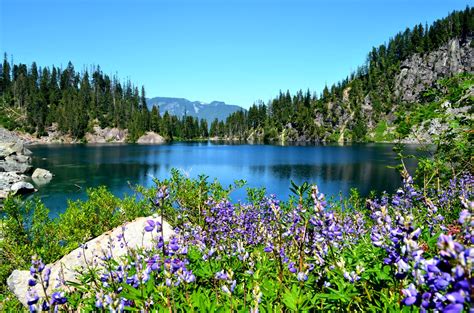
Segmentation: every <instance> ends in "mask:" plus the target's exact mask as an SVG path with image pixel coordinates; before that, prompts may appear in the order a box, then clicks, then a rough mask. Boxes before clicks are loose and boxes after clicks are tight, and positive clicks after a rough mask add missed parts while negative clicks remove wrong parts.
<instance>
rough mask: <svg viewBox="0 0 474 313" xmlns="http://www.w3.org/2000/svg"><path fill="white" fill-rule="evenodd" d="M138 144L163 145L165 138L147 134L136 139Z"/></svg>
mask: <svg viewBox="0 0 474 313" xmlns="http://www.w3.org/2000/svg"><path fill="white" fill-rule="evenodd" d="M137 143H139V144H162V143H165V138H163V137H162V136H160V135H158V134H157V133H155V132H147V133H146V134H145V135H143V136H141V137H140V138H138V140H137Z"/></svg>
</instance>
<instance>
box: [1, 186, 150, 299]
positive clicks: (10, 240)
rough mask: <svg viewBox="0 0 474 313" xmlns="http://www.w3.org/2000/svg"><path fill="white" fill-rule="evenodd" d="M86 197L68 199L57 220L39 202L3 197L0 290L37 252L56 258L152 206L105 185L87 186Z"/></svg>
mask: <svg viewBox="0 0 474 313" xmlns="http://www.w3.org/2000/svg"><path fill="white" fill-rule="evenodd" d="M87 195H88V200H86V201H81V200H77V201H69V203H68V207H67V209H66V210H65V212H64V213H62V214H61V215H60V216H59V217H58V218H56V219H53V220H52V219H50V218H49V210H48V209H47V208H45V206H44V205H43V204H42V203H41V202H40V201H39V200H36V201H35V202H30V201H28V202H26V203H23V202H22V201H21V200H20V198H17V197H10V198H7V199H6V200H5V203H4V206H3V208H2V210H1V214H2V215H3V216H4V217H3V218H2V220H1V221H2V229H1V234H2V237H3V238H2V240H0V261H1V262H0V281H1V285H0V286H1V287H0V291H1V292H3V291H4V290H5V288H6V285H5V282H6V278H7V277H8V276H9V275H10V273H11V272H12V270H13V269H17V268H26V267H29V262H30V260H31V256H32V255H34V254H36V255H38V256H40V257H41V258H42V259H43V261H44V262H47V263H50V262H54V261H56V260H57V259H58V258H60V257H61V256H63V255H65V254H67V253H68V252H70V251H72V250H74V249H76V248H77V247H79V245H80V244H82V243H84V242H85V241H87V240H89V239H92V238H94V237H97V236H99V235H101V234H102V233H104V232H106V231H108V230H110V229H112V228H114V227H116V226H118V225H120V224H122V223H124V222H125V221H131V220H134V219H135V218H137V217H140V216H148V215H150V214H151V213H152V205H151V203H150V202H149V201H148V200H146V199H141V200H137V198H136V195H132V196H126V197H124V198H123V199H119V198H117V197H115V196H114V195H112V194H111V193H110V191H108V190H107V189H106V188H105V187H98V188H95V189H89V190H88V191H87Z"/></svg>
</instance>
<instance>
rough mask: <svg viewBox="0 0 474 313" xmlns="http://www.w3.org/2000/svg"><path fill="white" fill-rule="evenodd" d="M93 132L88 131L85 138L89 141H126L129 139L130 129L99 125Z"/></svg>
mask: <svg viewBox="0 0 474 313" xmlns="http://www.w3.org/2000/svg"><path fill="white" fill-rule="evenodd" d="M93 129H94V130H93V132H90V133H86V135H85V138H86V140H87V142H88V143H107V142H116V143H124V142H126V140H127V136H128V130H127V129H119V128H109V127H106V128H104V129H102V128H100V127H99V126H94V128H93Z"/></svg>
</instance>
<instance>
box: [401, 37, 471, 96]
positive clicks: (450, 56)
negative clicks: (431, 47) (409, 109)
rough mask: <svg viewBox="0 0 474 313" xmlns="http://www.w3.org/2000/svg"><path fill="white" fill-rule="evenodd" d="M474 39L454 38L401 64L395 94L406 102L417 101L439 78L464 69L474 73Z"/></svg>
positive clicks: (461, 71)
mask: <svg viewBox="0 0 474 313" xmlns="http://www.w3.org/2000/svg"><path fill="white" fill-rule="evenodd" d="M470 41H471V40H468V41H467V42H461V41H460V40H459V39H452V40H451V41H449V43H448V44H446V45H444V46H442V47H440V48H438V49H437V50H435V51H433V52H431V53H428V54H425V55H421V54H414V55H412V56H411V57H409V58H408V59H406V60H405V61H403V62H402V64H401V65H400V69H401V71H400V73H399V74H398V75H397V76H396V77H395V95H396V96H397V97H398V96H399V97H400V99H401V100H402V101H405V102H416V101H417V100H418V98H419V96H420V94H421V93H422V92H423V91H424V90H426V88H428V87H430V86H432V85H433V84H434V83H435V82H436V81H437V80H438V79H440V78H443V77H449V76H452V75H454V74H458V73H463V72H469V73H473V72H474V59H473V57H472V56H473V54H474V48H473V47H471V44H470Z"/></svg>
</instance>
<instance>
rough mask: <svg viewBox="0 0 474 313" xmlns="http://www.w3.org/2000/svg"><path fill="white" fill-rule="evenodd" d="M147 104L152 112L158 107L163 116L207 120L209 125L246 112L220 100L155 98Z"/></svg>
mask: <svg viewBox="0 0 474 313" xmlns="http://www.w3.org/2000/svg"><path fill="white" fill-rule="evenodd" d="M146 102H147V106H148V108H149V109H150V110H151V109H152V108H153V106H157V107H158V108H159V111H160V114H161V115H163V114H164V113H165V112H168V114H170V115H175V116H177V117H180V118H182V117H183V116H185V115H186V116H192V117H197V118H198V119H205V120H207V121H208V123H209V124H210V123H211V122H212V121H213V120H215V119H216V118H217V119H218V120H219V121H225V119H226V118H227V117H228V116H229V115H230V114H232V113H234V112H237V111H246V110H245V109H244V108H242V107H241V106H238V105H233V104H227V103H225V102H224V101H218V100H214V101H211V102H209V103H206V102H203V101H191V100H188V99H186V98H179V97H154V98H147V99H146Z"/></svg>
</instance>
